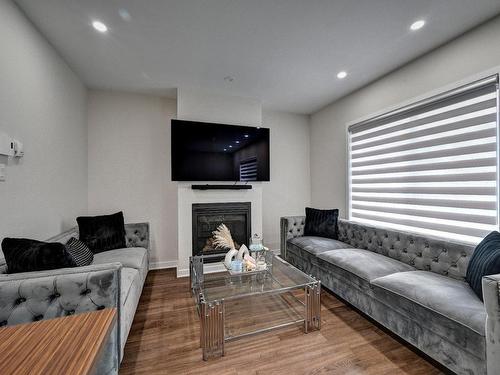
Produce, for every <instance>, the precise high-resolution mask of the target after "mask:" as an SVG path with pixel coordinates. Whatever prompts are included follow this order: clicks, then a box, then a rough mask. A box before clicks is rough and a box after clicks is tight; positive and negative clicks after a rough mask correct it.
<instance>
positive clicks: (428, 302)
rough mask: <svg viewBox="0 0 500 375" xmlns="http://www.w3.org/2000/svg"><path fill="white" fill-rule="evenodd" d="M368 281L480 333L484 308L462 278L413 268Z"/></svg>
mask: <svg viewBox="0 0 500 375" xmlns="http://www.w3.org/2000/svg"><path fill="white" fill-rule="evenodd" d="M371 283H372V285H374V286H376V287H379V288H384V289H386V290H389V291H390V292H392V293H394V294H397V295H399V296H402V297H404V298H406V299H408V300H410V301H412V302H415V303H417V304H419V305H421V306H423V307H425V308H427V309H431V310H432V311H433V312H435V313H436V314H441V315H442V316H444V317H446V318H447V319H451V320H453V321H455V322H457V323H459V324H462V325H464V326H466V327H468V328H470V329H472V330H474V331H475V332H477V333H479V334H481V335H484V329H485V324H486V309H485V307H484V304H483V303H482V302H481V300H480V299H479V298H478V296H476V294H475V293H474V291H473V290H472V289H471V287H470V286H469V284H467V283H466V282H463V281H459V280H455V279H452V278H450V277H446V276H441V275H438V274H436V273H434V272H427V271H414V272H402V273H395V274H392V275H388V276H384V277H380V278H377V279H375V280H372V282H371Z"/></svg>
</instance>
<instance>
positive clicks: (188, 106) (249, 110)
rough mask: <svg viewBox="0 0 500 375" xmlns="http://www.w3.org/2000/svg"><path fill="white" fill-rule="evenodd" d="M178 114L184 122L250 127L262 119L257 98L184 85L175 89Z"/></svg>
mask: <svg viewBox="0 0 500 375" xmlns="http://www.w3.org/2000/svg"><path fill="white" fill-rule="evenodd" d="M177 113H178V115H179V119H181V120H187V121H205V122H215V123H220V124H233V125H250V126H252V125H254V126H259V125H260V124H261V121H262V105H261V103H260V101H259V100H257V99H254V98H244V97H240V96H229V95H224V94H221V93H217V92H213V91H207V90H202V89H192V88H183V87H181V88H178V89H177Z"/></svg>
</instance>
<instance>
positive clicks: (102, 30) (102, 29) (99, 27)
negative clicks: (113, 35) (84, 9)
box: [92, 21, 108, 33]
mask: <svg viewBox="0 0 500 375" xmlns="http://www.w3.org/2000/svg"><path fill="white" fill-rule="evenodd" d="M92 27H93V28H94V29H96V30H97V31H99V32H100V33H105V32H106V31H108V27H107V26H106V25H105V24H103V23H102V22H101V21H94V22H92Z"/></svg>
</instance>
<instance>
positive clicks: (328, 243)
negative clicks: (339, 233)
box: [287, 236, 352, 255]
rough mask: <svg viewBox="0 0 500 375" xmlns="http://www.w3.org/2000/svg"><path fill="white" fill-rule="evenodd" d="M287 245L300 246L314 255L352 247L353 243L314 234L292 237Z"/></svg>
mask: <svg viewBox="0 0 500 375" xmlns="http://www.w3.org/2000/svg"><path fill="white" fill-rule="evenodd" d="M287 246H292V247H299V248H300V249H302V250H305V251H307V252H308V253H310V254H313V255H318V254H321V253H323V252H325V251H329V250H336V249H349V248H352V246H351V245H349V244H346V243H345V242H342V241H338V240H332V239H330V238H325V237H314V236H303V237H295V238H292V239H290V240H288V241H287Z"/></svg>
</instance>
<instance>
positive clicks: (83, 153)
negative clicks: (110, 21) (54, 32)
mask: <svg viewBox="0 0 500 375" xmlns="http://www.w3.org/2000/svg"><path fill="white" fill-rule="evenodd" d="M0 46H1V49H2V52H1V56H0V130H1V131H2V132H5V133H7V134H9V136H11V137H15V138H17V139H19V140H20V141H22V142H23V143H24V147H25V157H24V158H22V159H21V160H13V159H10V160H7V157H5V156H0V163H2V164H6V163H7V164H8V166H7V170H6V172H7V180H6V181H5V182H0V213H1V215H0V239H1V238H3V237H5V236H26V237H35V238H41V239H44V238H47V237H49V236H52V235H55V234H57V233H59V232H61V231H62V230H65V229H67V228H69V227H70V226H73V225H75V224H76V223H75V218H76V216H77V215H80V214H85V213H86V212H87V122H86V89H85V87H84V86H83V84H82V83H81V82H80V80H79V79H78V77H77V76H76V75H75V74H74V73H73V72H72V71H71V70H70V68H69V67H68V66H67V65H66V63H65V62H64V61H63V60H62V59H61V58H60V57H59V55H58V54H57V53H56V52H55V50H54V49H53V48H52V46H51V45H50V44H49V43H48V42H47V41H46V40H45V39H44V38H43V37H42V36H41V35H40V34H39V33H38V32H37V30H35V29H34V27H33V26H32V24H31V23H30V22H29V21H28V20H27V19H26V18H25V17H24V15H23V14H22V13H21V12H20V11H19V9H18V8H17V7H16V6H15V5H13V3H12V2H11V1H9V0H0Z"/></svg>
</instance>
